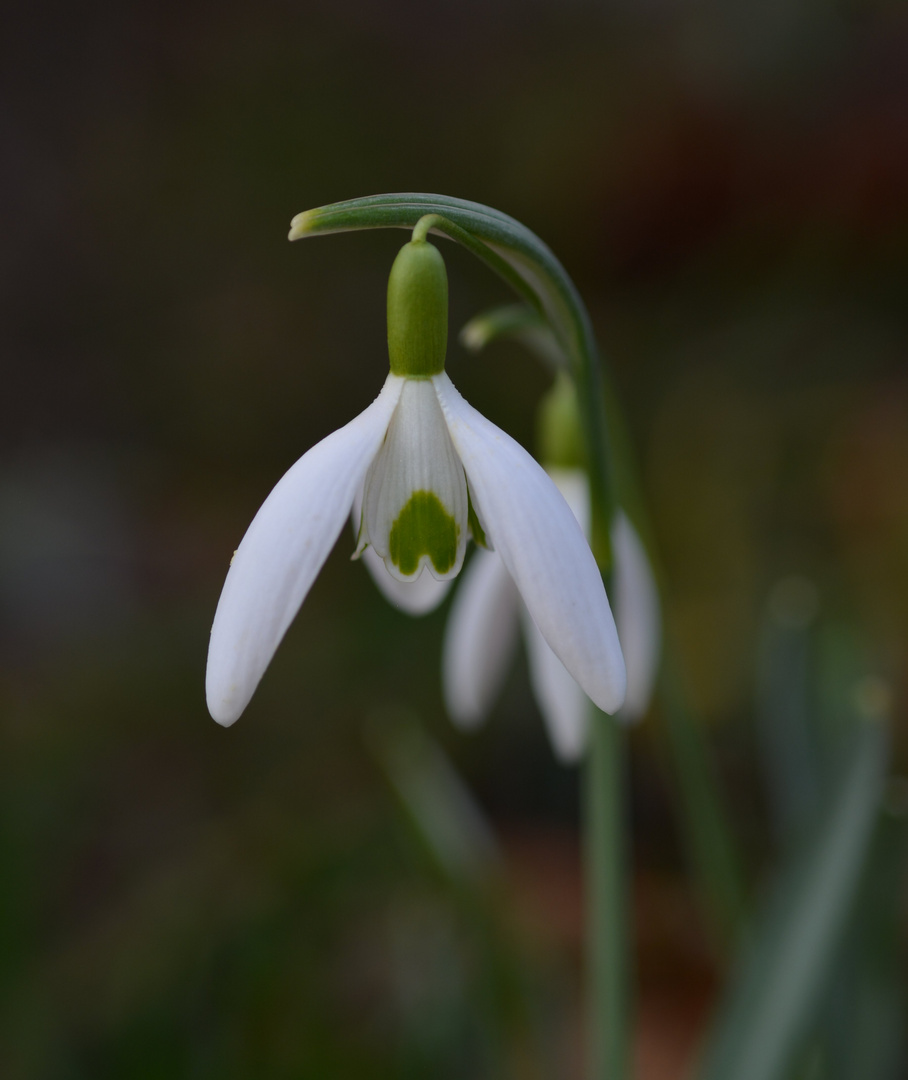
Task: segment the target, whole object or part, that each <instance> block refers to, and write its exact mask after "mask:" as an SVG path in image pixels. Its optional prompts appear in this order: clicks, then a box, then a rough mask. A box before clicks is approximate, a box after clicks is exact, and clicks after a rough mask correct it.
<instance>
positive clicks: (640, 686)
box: [612, 511, 662, 720]
mask: <svg viewBox="0 0 908 1080" xmlns="http://www.w3.org/2000/svg"><path fill="white" fill-rule="evenodd" d="M612 546H613V548H614V552H615V617H616V619H617V621H618V637H619V638H620V640H621V648H622V650H623V652H624V660H625V663H626V664H627V697H626V698H625V699H624V705H623V706H622V708H621V712H620V714H619V715H620V716H621V718H622V719H623V720H637V719H639V718H640V717H641V716H643V715H644V713H645V712H646V710H647V709H648V707H649V701H650V697H651V696H652V692H653V683H654V681H655V678H656V671H657V669H658V666H659V653H660V651H661V641H662V614H661V608H660V604H659V590H658V589H657V588H656V582H655V579H654V578H653V572H652V568H651V567H650V564H649V559H648V558H647V555H646V550H645V549H644V547H643V543H642V542H641V540H640V537H639V536H638V535H637V532H636V530H635V529H634V527H633V525H631V523H630V521H629V520H628V518H627V517H626V516H625V514H624V513H623V512H621V511H619V512H618V513H617V514H616V515H615V519H614V521H613V522H612Z"/></svg>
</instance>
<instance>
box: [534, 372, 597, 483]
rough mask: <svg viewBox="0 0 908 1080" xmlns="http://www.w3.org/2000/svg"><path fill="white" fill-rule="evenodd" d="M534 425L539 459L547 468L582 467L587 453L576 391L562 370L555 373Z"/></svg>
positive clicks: (571, 381)
mask: <svg viewBox="0 0 908 1080" xmlns="http://www.w3.org/2000/svg"><path fill="white" fill-rule="evenodd" d="M537 424H538V430H537V435H538V440H539V460H540V461H541V462H542V463H543V465H545V467H546V468H547V469H548V468H558V469H582V468H584V466H585V461H586V453H585V450H584V446H583V433H582V431H581V429H580V407H579V404H578V401H577V391H576V389H575V388H574V383H573V380H572V379H571V378H570V376H569V375H567V374H566V373H565V372H563V371H559V372H558V374H557V375H556V376H555V382H554V383H553V384H552V387H551V389H550V390H549V392H548V393H547V394H546V395H545V397H543V399H542V401H541V402H540V403H539V413H538V419H537Z"/></svg>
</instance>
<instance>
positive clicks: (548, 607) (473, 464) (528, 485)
mask: <svg viewBox="0 0 908 1080" xmlns="http://www.w3.org/2000/svg"><path fill="white" fill-rule="evenodd" d="M432 382H433V383H434V385H435V388H436V391H437V393H438V400H439V402H440V403H441V407H442V410H443V411H444V414H445V419H446V420H447V422H448V429H449V430H450V432H451V438H452V439H453V441H454V445H455V447H456V448H457V452H458V453H459V454H460V457H461V460H462V461H463V465H464V469H465V470H466V473H467V477H468V479H469V481H470V490H471V491H472V492H473V493H474V494H475V496H476V503H477V509H478V511H479V512H480V514H481V515H482V520H483V521H484V523H485V525H486V527H487V529H488V534H489V539H490V540H491V542H492V544H493V545H494V547H495V550H496V551H497V552H498V554H499V555H500V556H501V559H502V561H503V562H504V564H505V566H506V567H507V569H508V572H509V573H510V575H511V577H512V578H513V579H514V583H515V584H516V586H517V588H518V590H519V592H520V595H521V596H522V598H523V601H524V603H525V604H526V606H527V609H528V610H529V612H530V614H531V615H532V617H533V620H534V621H535V623H536V625H537V626H538V627H539V630H540V631H541V633H542V636H543V637H544V638H545V640H546V641H547V642H548V643H549V645H550V646H551V648H552V649H553V650H554V652H555V654H556V655H557V656H558V658H559V659H560V660H561V662H562V663H563V664H564V666H565V667H566V668H567V669H568V671H569V672H570V673H571V674H572V675H573V676H574V678H575V679H576V680H577V682H578V683H580V686H581V687H582V688H583V690H584V691H585V692H586V693H587V695H588V696H589V697H590V698H591V699H592V700H593V702H594V703H595V704H596V705H598V706H599V708H600V709H602V710H603V711H605V712H609V713H614V712H617V710H618V709H619V708H620V707H621V704H622V702H623V701H624V694H625V687H626V674H625V669H624V658H623V656H622V654H621V646H620V645H619V644H618V633H617V630H616V629H615V621H614V619H613V617H612V612H611V609H610V608H609V603H608V598H607V597H606V595H605V588H604V587H603V584H602V578H601V576H600V574H599V568H598V567H597V565H596V560H595V559H594V558H593V554H592V552H591V551H590V548H589V544H588V543H587V541H586V538H585V537H584V535H583V530H582V529H581V527H580V525H579V524H578V522H577V519H576V518H575V517H574V515H573V513H572V512H571V510H570V508H569V507H568V505H567V503H566V502H565V501H564V498H563V496H562V495H561V494H560V492H559V491H558V489H557V488H556V487H555V484H554V483H553V481H552V480H551V478H550V477H549V476H548V474H547V473H546V472H545V470H544V469H543V468H542V467H541V466H540V465H539V464H537V462H536V461H535V460H534V459H533V458H532V457H531V456H530V455H529V454H528V453H527V452H526V450H524V449H523V447H522V446H520V444H519V443H517V442H515V441H514V439H512V438H511V437H510V436H509V435H507V434H506V433H505V432H503V431H502V430H501V429H500V428H498V427H496V426H495V425H494V424H493V423H492V422H491V421H490V420H487V419H486V418H485V417H484V416H482V414H481V413H479V412H477V411H476V410H475V409H474V408H473V407H472V406H471V405H469V404H468V403H467V402H466V401H464V399H463V398H462V397H461V396H460V394H459V393H458V392H457V390H455V388H454V386H453V384H452V383H451V380H450V379H449V378H448V377H447V375H445V374H441V375H436V376H434V377H433V379H432Z"/></svg>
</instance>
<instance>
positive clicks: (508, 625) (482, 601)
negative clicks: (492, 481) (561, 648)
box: [442, 548, 520, 728]
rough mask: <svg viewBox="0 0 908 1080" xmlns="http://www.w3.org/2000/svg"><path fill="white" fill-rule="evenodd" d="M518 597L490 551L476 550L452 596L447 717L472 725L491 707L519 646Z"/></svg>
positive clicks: (445, 671) (446, 650) (445, 666)
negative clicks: (516, 646) (515, 649)
mask: <svg viewBox="0 0 908 1080" xmlns="http://www.w3.org/2000/svg"><path fill="white" fill-rule="evenodd" d="M519 606H520V598H519V597H518V595H517V590H516V588H515V587H514V583H513V581H512V580H511V576H510V574H509V573H508V572H507V570H506V569H505V566H504V563H503V562H502V561H501V559H500V558H499V557H498V555H497V554H496V553H495V552H493V551H485V550H483V549H482V548H478V549H477V550H476V553H475V554H474V555H473V557H472V559H471V560H470V565H469V566H468V567H467V569H466V570H465V571H464V575H463V581H462V582H461V583H460V585H459V586H458V589H457V593H456V594H455V596H454V602H453V604H452V605H451V613H450V615H449V616H448V622H447V626H446V628H445V640H444V646H443V648H442V685H443V687H444V695H445V704H446V705H447V709H448V714H449V715H450V717H451V719H452V720H454V721H455V723H457V724H459V725H460V726H461V727H464V728H472V727H476V726H477V725H478V724H479V722H480V721H481V720H483V719H484V718H485V716H486V714H487V713H488V712H489V710H490V708H491V707H492V703H493V701H494V700H495V698H496V696H497V695H498V692H499V691H500V690H501V686H502V683H503V682H504V679H505V676H506V675H507V673H508V667H509V666H510V662H511V659H512V657H513V655H514V648H515V645H516V643H517V612H518V609H519Z"/></svg>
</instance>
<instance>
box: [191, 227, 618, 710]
mask: <svg viewBox="0 0 908 1080" xmlns="http://www.w3.org/2000/svg"><path fill="white" fill-rule="evenodd" d="M446 347H447V277H446V274H445V267H444V261H443V260H442V257H441V254H440V253H439V252H438V250H437V248H435V247H434V246H433V245H431V244H429V243H428V242H426V240H425V239H422V238H419V239H415V238H414V239H413V240H411V242H410V243H408V244H406V245H405V246H404V248H403V249H402V250H401V252H400V253H399V254H398V256H397V259H396V260H395V263H394V266H393V267H392V270H391V277H390V280H389V283H388V351H389V355H390V368H391V370H390V374H389V375H388V377H387V379H386V380H385V383H384V386H383V387H382V389H381V393H380V394H379V395H378V397H377V398H376V399H375V401H374V402H373V403H372V404H371V405H370V406H369V407H368V408H367V409H365V411H364V412H362V413H360V415H359V416H357V417H356V418H355V419H354V420H352V421H350V423H348V424H347V425H346V426H345V427H342V428H340V429H339V430H338V431H335V432H334V433H333V434H331V435H329V436H328V437H327V438H326V439H324V440H322V442H320V443H318V444H317V445H316V446H314V447H312V449H311V450H309V451H308V452H307V453H306V454H304V455H303V457H302V458H300V460H299V461H298V462H297V463H296V464H295V465H293V466H292V467H291V469H290V470H289V472H287V473H286V474H285V475H284V477H283V478H282V479H281V480H280V481H279V482H278V484H277V486H276V487H275V488H274V490H273V491H272V492H271V494H270V495H269V496H268V498H267V499H266V500H265V502H264V504H263V505H262V507H261V509H260V510H259V512H258V513H257V514H256V516H255V518H254V519H253V521H252V524H251V525H250V526H249V529H248V531H247V533H246V535H245V537H244V538H243V540H242V543H241V544H240V546H239V548H238V549H237V551H236V553H235V555H234V558H233V561H232V563H231V566H230V570H229V572H228V574H227V580H226V582H225V583H224V589H223V591H222V593H221V598H220V601H219V603H218V608H217V612H216V614H215V617H214V625H213V627H212V631H211V643H210V646H209V651H208V673H207V680H206V690H207V698H208V708H209V710H210V712H211V715H212V716H213V717H214V719H215V720H217V721H218V722H219V723H221V724H224V725H229V724H232V723H233V722H234V721H235V720H236V719H237V718H238V717H239V716H240V714H241V713H242V711H243V710H244V709H245V707H246V705H247V704H248V702H249V700H250V698H251V697H252V694H253V693H254V691H255V688H256V686H257V685H258V682H259V680H260V679H261V677H262V675H263V673H264V671H265V669H266V668H267V666H268V664H269V663H270V661H271V658H272V656H273V655H274V652H275V650H276V649H277V647H278V645H279V643H280V641H281V639H282V638H283V636H284V634H285V632H286V631H287V628H288V627H289V625H290V623H291V622H292V620H293V618H294V616H295V615H296V613H297V611H298V610H299V608H300V605H301V604H302V602H303V600H304V599H305V597H306V594H307V593H308V591H309V589H310V587H311V585H312V583H313V581H314V580H315V578H316V576H317V575H318V572H319V570H320V569H321V567H322V564H323V563H324V562H325V559H326V558H327V557H328V554H329V553H330V551H331V549H332V548H333V546H334V544H335V542H336V540H337V538H338V536H339V535H340V532H341V529H342V528H343V524H344V522H345V521H346V520H347V518H348V517H349V516H350V513H351V510H352V508H353V505H354V502H355V500H357V499H358V498H359V499H361V500H362V502H361V505H362V512H361V521H360V527H359V543H358V547H357V553H358V554H363V553H365V552H366V551H369V550H370V549H371V550H372V551H373V552H374V553H375V555H376V556H378V557H379V558H380V559H381V560H382V563H383V566H384V569H385V572H386V573H387V574H389V575H390V577H391V578H392V579H393V580H395V581H396V582H413V581H420V580H422V578H423V577H424V576H425V575H426V574H429V575H431V577H432V578H435V579H436V580H438V581H441V582H444V581H447V580H449V579H451V578H453V577H454V576H455V575H456V574H457V573H458V572H459V571H460V569H461V566H462V565H463V559H464V552H465V549H466V543H467V538H468V536H470V535H472V536H473V538H474V539H475V540H476V541H477V542H478V543H480V544H485V545H488V546H490V547H494V549H495V551H496V558H498V559H499V560H500V561H501V564H502V565H503V566H504V567H505V568H506V571H507V574H508V575H509V578H510V580H512V581H513V582H514V586H515V587H516V589H517V590H518V592H519V593H520V595H521V597H522V599H523V603H524V604H525V605H526V608H527V610H528V611H529V612H530V614H531V616H532V618H533V620H534V622H535V624H536V625H537V626H538V627H539V631H540V633H541V634H542V636H543V638H544V639H545V640H546V641H547V642H548V645H549V646H550V647H551V649H552V650H553V651H554V653H555V654H556V655H557V656H558V657H559V658H560V662H561V663H562V664H563V665H564V667H565V668H566V670H567V671H569V672H570V673H571V676H572V677H573V678H574V679H575V680H576V681H577V683H579V685H580V686H581V687H582V688H583V690H584V692H585V693H586V694H588V695H589V697H590V698H591V699H592V700H593V701H594V702H595V703H596V704H597V705H598V706H599V707H600V708H601V709H603V710H604V711H606V712H615V711H616V710H617V709H618V708H620V706H621V703H622V702H623V700H624V693H625V668H624V659H623V657H622V654H621V647H620V645H619V644H618V635H617V631H616V629H615V623H614V619H613V618H612V613H611V610H610V608H609V603H608V599H607V598H606V595H605V589H604V587H603V584H602V579H601V576H600V574H599V569H598V567H597V565H596V562H595V559H594V558H593V555H592V553H591V551H590V548H589V545H588V544H587V542H586V538H585V537H584V534H583V530H582V528H581V527H580V525H579V524H578V522H577V519H576V517H575V516H574V514H573V513H572V512H571V510H570V508H569V507H568V505H567V503H566V502H565V500H564V498H563V496H562V495H561V494H560V492H559V491H558V489H557V487H556V486H555V484H554V483H553V482H552V480H551V479H550V478H549V476H548V475H547V474H546V472H545V470H544V469H542V467H541V466H540V465H538V464H537V463H536V461H535V460H534V459H533V458H532V457H531V456H530V455H529V454H528V453H527V452H526V451H525V450H524V449H523V448H522V447H521V446H520V445H519V444H518V443H517V442H515V441H514V440H513V439H512V438H510V436H508V435H506V434H505V433H504V432H503V431H501V430H500V429H499V428H497V427H496V426H495V425H494V424H492V423H491V422H490V421H488V420H486V419H485V417H483V416H482V415H481V414H480V413H478V412H477V411H476V410H475V409H473V408H472V407H471V406H470V405H468V404H467V402H466V401H464V399H463V398H462V397H461V396H460V394H459V393H458V392H457V390H455V388H454V386H453V384H452V383H451V380H450V379H449V378H448V376H447V375H446V374H445V370H444V361H445V351H446ZM369 558H372V556H369Z"/></svg>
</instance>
